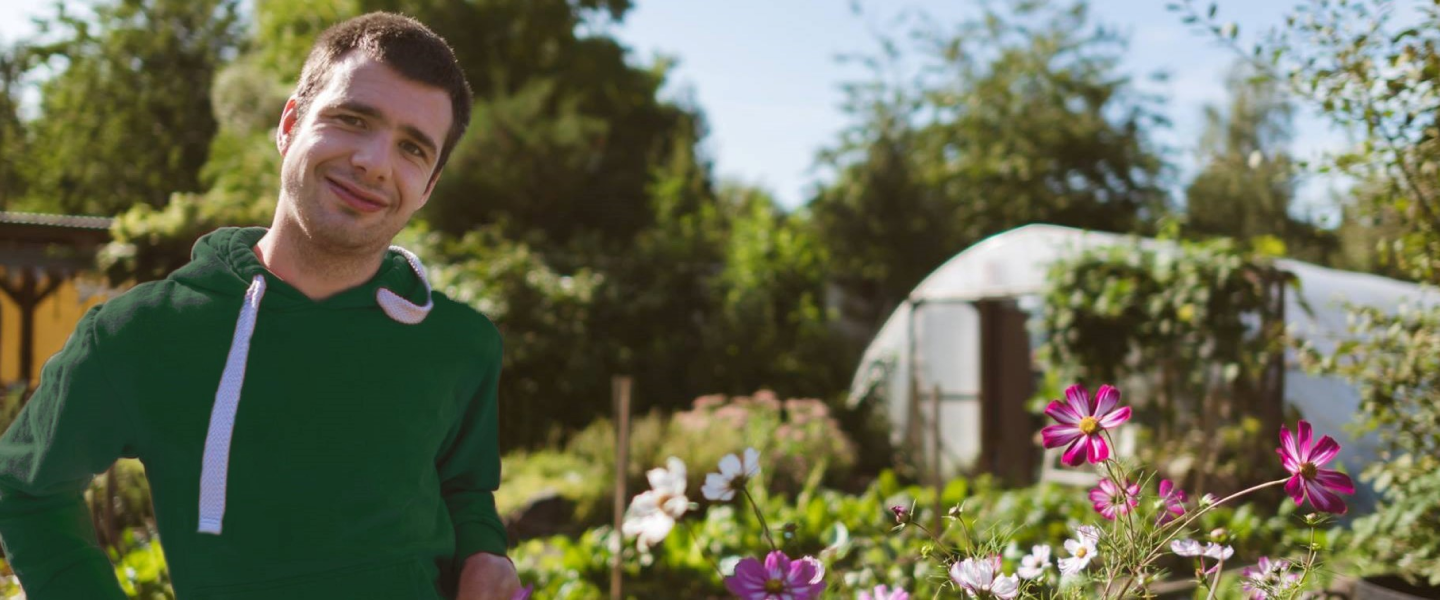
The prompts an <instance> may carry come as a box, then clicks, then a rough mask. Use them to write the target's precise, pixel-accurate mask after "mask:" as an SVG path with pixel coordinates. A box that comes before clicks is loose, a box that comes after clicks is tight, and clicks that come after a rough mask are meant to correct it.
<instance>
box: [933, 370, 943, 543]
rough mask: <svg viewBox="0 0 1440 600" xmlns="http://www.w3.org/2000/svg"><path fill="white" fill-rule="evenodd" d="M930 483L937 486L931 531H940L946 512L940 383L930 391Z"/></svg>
mask: <svg viewBox="0 0 1440 600" xmlns="http://www.w3.org/2000/svg"><path fill="white" fill-rule="evenodd" d="M930 485H931V486H933V487H934V488H935V510H934V515H933V516H932V518H931V524H930V531H935V532H938V531H940V524H941V520H940V517H941V515H944V514H945V499H944V498H942V497H941V495H942V492H944V491H945V478H944V476H943V475H942V473H941V466H940V384H938V383H937V384H935V386H934V387H933V388H932V389H931V391H930Z"/></svg>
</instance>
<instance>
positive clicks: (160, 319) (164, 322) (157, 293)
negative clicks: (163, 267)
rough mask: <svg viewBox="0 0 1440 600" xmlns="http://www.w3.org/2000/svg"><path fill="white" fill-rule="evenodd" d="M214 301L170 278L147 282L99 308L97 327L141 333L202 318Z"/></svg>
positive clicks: (96, 319)
mask: <svg viewBox="0 0 1440 600" xmlns="http://www.w3.org/2000/svg"><path fill="white" fill-rule="evenodd" d="M210 300H211V298H209V297H207V296H205V295H204V294H197V293H195V292H194V291H193V290H190V289H188V288H186V287H185V286H183V285H179V284H178V283H176V282H175V281H174V280H171V279H161V280H158V281H148V282H145V283H141V284H139V285H136V286H135V287H132V288H130V289H128V290H125V291H124V292H122V293H120V294H119V295H117V296H115V297H113V298H110V299H107V300H105V301H104V302H102V303H101V304H100V305H99V310H98V311H97V313H96V315H95V325H96V327H97V329H99V330H100V331H102V332H106V333H110V334H117V335H118V334H121V333H126V332H132V333H133V332H138V331H140V330H144V329H148V328H150V327H153V326H171V327H173V326H174V325H175V323H176V320H177V319H184V318H186V317H187V316H188V317H192V318H193V317H199V316H201V315H202V314H205V313H207V312H211V311H205V310H203V307H204V306H205V305H208V304H209V303H210Z"/></svg>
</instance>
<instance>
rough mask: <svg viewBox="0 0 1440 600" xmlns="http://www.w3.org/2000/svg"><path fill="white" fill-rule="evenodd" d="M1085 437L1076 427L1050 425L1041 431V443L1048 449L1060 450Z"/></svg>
mask: <svg viewBox="0 0 1440 600" xmlns="http://www.w3.org/2000/svg"><path fill="white" fill-rule="evenodd" d="M1083 435H1085V434H1084V433H1081V431H1080V428H1079V427H1076V426H1074V425H1048V426H1046V427H1045V428H1044V429H1041V430H1040V439H1041V443H1042V444H1043V445H1044V446H1045V447H1046V448H1059V447H1060V446H1064V445H1065V444H1068V443H1070V442H1073V441H1075V439H1076V438H1079V437H1080V436H1083Z"/></svg>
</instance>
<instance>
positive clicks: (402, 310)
mask: <svg viewBox="0 0 1440 600" xmlns="http://www.w3.org/2000/svg"><path fill="white" fill-rule="evenodd" d="M390 249H391V250H394V251H396V252H399V253H400V255H401V256H404V257H405V260H407V261H409V262H410V268H411V269H414V270H415V274H416V275H418V276H419V277H420V283H422V284H424V285H425V305H424V306H421V305H418V304H415V303H413V302H411V301H409V300H406V299H405V298H404V297H402V296H401V295H400V294H396V293H395V292H392V291H390V290H388V289H385V288H380V289H378V290H376V291H375V301H376V302H378V303H379V304H380V308H381V309H383V310H384V311H385V314H387V315H389V316H390V318H391V319H395V320H396V321H399V322H401V323H405V324H407V325H414V324H416V323H419V322H421V321H424V320H425V315H428V314H430V309H431V308H432V307H434V306H435V302H434V301H432V300H431V299H430V279H429V278H428V277H426V275H425V265H422V264H420V257H418V256H415V254H414V253H412V252H410V251H409V250H406V249H404V248H401V247H399V246H391V247H390Z"/></svg>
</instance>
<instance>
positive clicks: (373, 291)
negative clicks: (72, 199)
mask: <svg viewBox="0 0 1440 600" xmlns="http://www.w3.org/2000/svg"><path fill="white" fill-rule="evenodd" d="M470 105H471V98H470V89H469V86H468V84H467V83H466V82H465V78H464V76H463V74H462V73H461V72H460V70H459V67H458V66H457V65H456V62H455V57H454V55H453V53H452V51H451V50H450V48H449V46H448V45H447V44H446V43H445V41H444V40H442V39H441V38H439V37H438V36H436V35H435V34H434V33H432V32H431V31H430V30H428V29H426V28H425V27H424V26H423V25H421V24H419V23H417V22H415V21H413V20H411V19H408V18H405V17H401V16H397V15H392V14H384V13H375V14H370V15H365V16H362V17H359V18H356V19H352V20H349V21H346V22H344V23H340V24H338V25H336V26H334V27H332V28H330V29H329V30H327V31H326V32H325V33H323V34H322V35H321V36H320V38H319V39H318V40H317V42H316V43H315V46H314V48H313V49H312V50H311V53H310V56H309V58H308V59H307V60H306V63H305V67H304V70H303V72H302V74H301V78H300V83H299V85H298V86H297V88H296V91H295V94H294V96H292V97H291V98H290V100H289V101H288V102H287V103H286V104H285V108H284V111H283V113H282V115H281V117H280V124H279V131H278V133H277V139H276V143H277V146H278V148H279V151H280V154H281V155H282V157H283V163H282V166H281V181H282V189H281V190H280V196H279V202H278V205H277V207H276V211H275V219H274V222H273V223H272V225H271V227H270V228H269V229H268V230H267V229H264V228H248V229H238V228H224V229H220V230H217V231H215V232H212V233H210V234H208V235H206V236H205V237H203V238H201V239H200V241H199V242H197V243H196V245H195V249H194V252H193V258H192V260H191V262H190V263H189V264H188V265H186V266H185V267H182V268H181V269H179V270H177V271H176V272H175V273H173V274H172V275H171V276H170V277H169V278H167V279H165V280H163V281H158V282H152V283H147V284H144V285H140V286H137V287H136V288H135V289H133V290H131V291H129V292H127V293H126V294H123V295H121V296H119V297H117V298H115V299H113V300H111V301H109V302H107V303H105V304H104V305H101V306H98V307H96V308H94V309H92V310H91V311H90V312H88V313H86V315H85V316H84V318H83V319H81V321H80V323H79V325H78V326H77V327H76V330H75V332H74V334H72V335H71V336H70V339H69V341H68V342H66V344H65V347H64V348H63V349H62V350H61V351H60V352H59V353H57V354H56V355H55V356H54V357H53V358H51V359H50V360H49V361H48V362H47V363H46V365H45V367H44V369H43V371H42V374H41V377H40V383H39V386H38V387H37V389H36V391H35V394H34V395H33V396H32V398H31V399H30V401H29V403H28V404H27V405H26V407H25V409H24V410H23V411H22V412H21V413H20V415H19V417H18V418H17V420H16V422H15V423H14V424H13V425H12V426H11V427H10V429H9V430H8V431H6V432H5V434H4V435H3V437H0V541H3V543H4V547H5V551H6V554H7V558H8V559H9V560H10V564H11V566H12V567H13V568H14V570H15V572H16V573H17V574H18V575H19V577H20V581H21V584H22V585H23V586H24V587H25V589H26V592H27V593H28V595H29V598H30V599H31V600H69V599H74V600H92V599H111V598H115V599H119V598H124V597H125V595H124V594H123V593H122V592H121V590H120V588H119V586H118V585H117V582H116V578H115V574H114V571H113V567H112V566H111V564H110V562H109V560H108V559H107V558H106V556H105V555H104V554H103V553H102V552H101V551H100V549H99V548H97V544H96V541H95V540H96V538H95V534H94V530H93V528H92V527H91V525H90V520H89V518H88V514H87V512H86V509H85V504H84V501H83V497H82V493H83V490H84V489H85V488H86V486H87V485H88V483H89V481H90V479H91V477H92V475H93V474H94V473H98V472H101V471H103V470H105V469H106V468H108V467H109V465H110V464H112V463H113V462H114V460H115V459H116V458H117V457H121V456H125V457H136V458H139V459H140V460H141V461H143V462H144V464H145V468H146V474H147V475H148V478H149V482H150V486H151V493H152V497H153V501H154V505H155V514H156V520H157V522H158V526H159V530H160V537H161V539H162V540H163V543H164V549H165V555H166V558H167V560H168V563H169V566H170V575H171V579H172V582H173V585H174V589H175V592H176V595H177V597H178V598H180V599H181V600H208V599H217V600H232V599H237V600H238V599H242V598H244V599H250V598H264V599H266V600H285V599H296V600H299V599H306V600H311V599H317V598H319V599H325V598H336V599H368V598H376V599H381V598H383V599H387V600H389V599H401V598H404V599H410V598H416V599H423V600H432V599H436V598H457V597H458V598H460V599H461V600H490V599H495V598H501V599H506V600H508V599H509V598H510V597H511V595H512V594H513V593H514V592H515V590H516V588H518V585H519V582H518V579H517V578H516V575H515V570H514V567H513V565H512V564H511V563H510V562H509V560H508V559H506V558H505V556H504V554H505V550H506V539H505V531H504V528H503V527H502V525H501V522H500V519H499V517H498V516H497V514H496V511H495V502H494V496H493V491H494V490H495V489H496V487H497V486H498V484H499V476H500V461H499V456H498V447H497V440H496V428H497V424H496V421H497V419H496V415H497V410H498V409H497V406H496V384H497V381H498V378H499V370H500V337H499V335H498V333H497V331H496V330H495V328H494V326H493V325H491V323H490V322H489V321H488V320H486V319H485V318H484V317H483V316H481V315H480V314H478V313H476V312H474V311H473V310H470V309H469V308H467V307H465V306H463V305H460V304H458V303H456V302H454V301H451V300H450V299H448V298H446V297H445V296H443V295H441V294H438V293H432V292H431V290H430V285H429V283H428V281H426V279H425V271H424V269H423V267H422V266H421V265H420V263H419V261H418V260H417V259H416V258H415V257H414V255H412V254H410V253H409V252H407V251H405V250H404V249H401V248H399V247H392V246H390V242H391V240H392V239H393V238H394V236H395V234H396V233H397V232H398V231H400V229H401V228H402V227H404V226H405V224H406V222H407V221H409V219H410V216H411V215H412V214H414V213H415V211H416V210H417V209H419V208H420V207H422V206H424V205H425V202H426V200H427V199H428V198H429V195H430V192H431V191H433V190H434V187H435V182H436V180H437V178H438V177H439V175H440V171H441V169H442V168H443V167H444V164H445V161H446V158H447V156H448V154H449V152H450V150H451V149H452V148H453V147H454V145H455V143H456V141H457V140H458V139H459V137H460V135H461V133H463V132H464V130H465V127H466V125H467V124H468V123H469V116H470V115H469V112H470Z"/></svg>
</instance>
